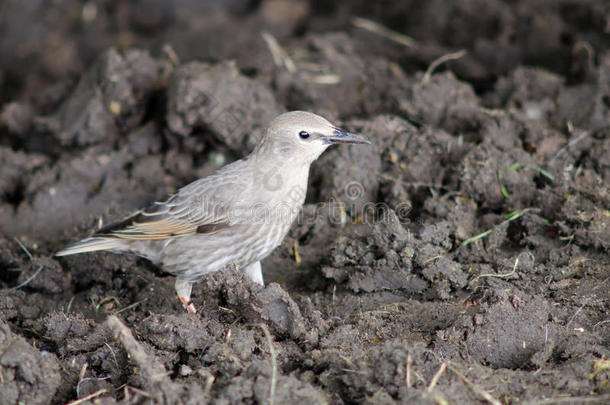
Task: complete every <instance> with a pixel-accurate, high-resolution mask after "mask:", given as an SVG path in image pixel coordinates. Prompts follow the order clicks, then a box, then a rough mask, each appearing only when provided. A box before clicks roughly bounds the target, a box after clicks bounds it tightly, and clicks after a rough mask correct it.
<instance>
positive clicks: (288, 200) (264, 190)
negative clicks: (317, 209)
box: [56, 111, 368, 312]
mask: <svg viewBox="0 0 610 405" xmlns="http://www.w3.org/2000/svg"><path fill="white" fill-rule="evenodd" d="M334 143H368V141H367V140H365V139H364V138H362V137H360V136H358V135H354V134H349V133H347V132H345V131H343V130H340V129H339V128H336V127H334V126H333V125H331V124H330V123H329V122H328V121H327V120H325V119H324V118H322V117H320V116H318V115H315V114H312V113H308V112H303V111H293V112H289V113H285V114H282V115H280V116H279V117H277V118H276V119H274V120H273V121H272V122H271V124H270V126H269V128H268V129H267V130H266V132H265V134H264V136H263V138H262V139H261V141H260V143H259V144H258V145H257V147H256V148H255V149H254V151H253V152H252V153H251V154H250V155H249V156H248V157H245V158H243V159H241V160H238V161H236V162H233V163H231V164H229V165H227V166H225V167H223V168H221V169H219V170H218V171H216V172H215V173H213V174H212V175H210V176H208V177H205V178H202V179H199V180H197V181H195V182H193V183H191V184H189V185H187V186H185V187H183V188H181V189H180V190H179V191H178V192H177V193H175V194H173V195H172V196H170V197H169V198H168V199H167V200H166V201H164V202H156V203H153V204H152V205H150V206H149V207H148V208H146V209H143V210H140V211H138V212H136V213H134V214H133V215H131V216H129V217H128V218H126V219H124V220H122V221H120V222H117V223H115V224H111V225H109V226H107V227H105V228H103V229H101V230H100V231H98V232H97V233H96V234H95V235H93V236H92V237H91V238H87V239H84V240H82V241H80V242H77V243H75V244H74V245H71V246H69V247H67V248H66V249H64V250H62V251H60V252H58V253H57V254H56V256H66V255H71V254H76V253H83V252H92V251H97V250H109V251H113V252H132V253H135V254H138V255H140V256H143V257H145V258H147V259H149V260H151V261H152V262H154V263H156V264H158V265H159V266H161V268H162V269H163V270H165V271H167V272H169V273H171V274H173V275H175V276H176V291H177V293H178V296H179V297H180V299H181V301H182V302H183V304H184V305H185V307H186V308H187V309H188V310H189V311H190V312H195V307H194V306H193V304H192V303H191V301H190V294H191V288H192V284H193V283H194V282H195V281H197V280H198V279H200V278H201V276H203V275H204V274H206V273H209V272H213V271H218V270H222V269H223V268H226V267H227V266H229V265H233V266H236V267H238V268H239V269H240V270H241V271H242V272H244V273H245V274H247V275H248V276H249V277H250V278H251V279H252V280H254V281H255V282H257V283H259V284H263V276H262V272H261V266H260V260H262V259H263V258H265V257H266V256H267V255H268V254H269V253H271V251H272V250H273V249H274V248H275V247H276V246H277V245H279V244H280V243H281V241H282V239H283V238H284V236H285V235H286V233H287V232H288V229H289V228H290V225H291V223H292V222H293V221H294V219H295V218H296V216H297V214H298V212H299V210H300V209H301V207H302V205H303V202H304V199H305V194H306V191H307V178H308V174H309V167H310V165H311V163H312V162H313V161H314V160H315V159H317V158H318V157H319V156H320V154H322V152H324V150H326V148H327V147H328V146H329V145H331V144H334Z"/></svg>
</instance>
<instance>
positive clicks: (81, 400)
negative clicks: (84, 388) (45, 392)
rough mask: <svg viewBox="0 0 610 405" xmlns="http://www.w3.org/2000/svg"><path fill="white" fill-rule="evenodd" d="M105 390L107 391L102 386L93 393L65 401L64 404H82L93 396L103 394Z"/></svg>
mask: <svg viewBox="0 0 610 405" xmlns="http://www.w3.org/2000/svg"><path fill="white" fill-rule="evenodd" d="M106 392H108V390H106V389H105V388H102V389H101V390H99V391H95V392H94V393H93V394H89V395H87V396H86V397H83V398H81V399H77V400H76V401H72V402H69V403H67V404H66V405H78V404H82V403H84V402H87V401H89V400H91V399H93V398H95V397H99V396H100V395H102V394H105V393H106Z"/></svg>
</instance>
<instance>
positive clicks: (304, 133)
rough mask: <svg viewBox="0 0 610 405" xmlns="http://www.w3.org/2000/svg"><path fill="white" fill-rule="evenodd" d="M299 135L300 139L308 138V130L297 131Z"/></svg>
mask: <svg viewBox="0 0 610 405" xmlns="http://www.w3.org/2000/svg"><path fill="white" fill-rule="evenodd" d="M299 136H300V137H301V139H307V138H309V132H307V131H301V132H299Z"/></svg>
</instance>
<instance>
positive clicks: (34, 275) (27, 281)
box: [13, 266, 42, 290]
mask: <svg viewBox="0 0 610 405" xmlns="http://www.w3.org/2000/svg"><path fill="white" fill-rule="evenodd" d="M41 271H42V266H39V267H38V269H37V270H36V272H35V273H34V274H32V275H31V276H30V277H28V279H27V280H25V281H24V282H23V283H21V284H19V285H16V286H15V287H13V290H18V289H20V288H21V287H23V286H25V285H27V284H29V283H30V282H31V281H32V280H34V279H35V278H36V276H37V275H38V273H40V272H41Z"/></svg>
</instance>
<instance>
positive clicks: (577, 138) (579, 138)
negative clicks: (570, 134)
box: [549, 131, 591, 163]
mask: <svg viewBox="0 0 610 405" xmlns="http://www.w3.org/2000/svg"><path fill="white" fill-rule="evenodd" d="M590 134H591V133H590V132H589V131H582V132H581V133H580V135H578V136H577V137H576V138H574V139H572V140H571V141H570V142H568V143H567V144H566V145H565V146H564V147H563V148H561V149H559V151H558V152H557V153H556V154H555V156H553V157H552V158H551V160H550V161H549V163H551V162H553V161H554V160H555V159H557V158H558V157H559V156H561V155H563V154H564V153H565V152H566V151H567V150H568V149H570V148H571V147H572V146H574V145H576V144H577V143H578V142H580V141H582V140H583V139H585V138H586V137H587V136H588V135H590Z"/></svg>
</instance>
